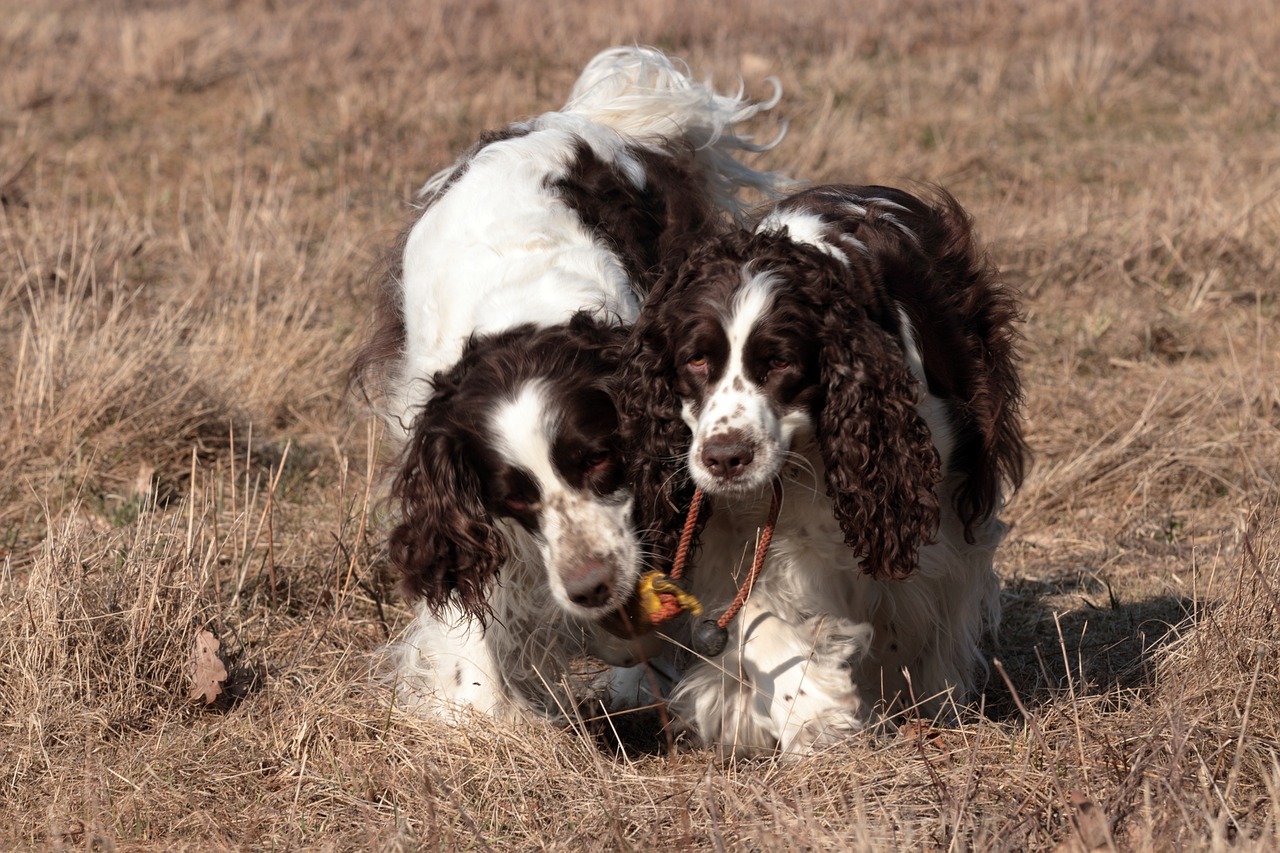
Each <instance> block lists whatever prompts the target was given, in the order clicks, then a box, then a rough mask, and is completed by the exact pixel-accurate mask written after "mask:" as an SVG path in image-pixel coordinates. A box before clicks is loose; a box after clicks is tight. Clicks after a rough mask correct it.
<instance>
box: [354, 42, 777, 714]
mask: <svg viewBox="0 0 1280 853" xmlns="http://www.w3.org/2000/svg"><path fill="white" fill-rule="evenodd" d="M775 89H776V84H775ZM777 100H778V93H777V92H776V91H775V93H774V96H773V98H772V99H771V100H768V101H764V102H752V101H750V100H747V99H746V98H744V97H743V96H742V94H741V92H739V93H738V94H737V95H724V94H719V93H717V92H715V91H714V90H712V89H711V88H709V87H708V86H705V85H701V84H698V83H695V82H693V81H692V80H691V79H690V78H689V76H688V75H687V73H685V71H684V70H683V69H682V68H681V67H680V66H678V65H677V64H676V63H674V62H673V61H672V60H671V59H669V58H668V57H666V56H665V55H663V54H662V53H660V52H658V51H656V50H652V49H648V48H614V49H611V50H607V51H605V52H603V53H601V54H600V55H599V56H597V57H596V58H595V59H593V60H592V61H591V62H590V63H589V64H588V65H587V67H586V69H585V70H584V71H583V73H582V75H581V77H580V78H579V79H578V81H577V83H576V84H575V86H574V88H573V91H572V94H571V96H570V98H569V100H568V102H567V104H566V105H565V107H564V108H563V109H561V110H559V111H556V112H550V113H546V114H544V115H540V116H538V117H536V118H533V119H531V120H528V121H523V122H518V123H515V124H512V125H509V126H508V127H506V128H504V129H502V130H500V131H497V132H494V133H488V134H485V135H484V136H482V137H481V138H480V140H479V141H478V142H477V143H476V144H475V145H474V146H473V147H472V148H471V149H470V150H469V151H468V152H466V153H465V154H464V155H463V156H462V157H461V158H460V159H459V160H458V161H457V162H456V163H454V164H453V165H452V166H451V167H449V168H448V169H445V170H444V171H442V172H440V173H439V174H437V175H436V176H435V177H434V178H432V179H431V180H430V181H429V182H428V183H427V185H426V186H425V187H424V189H423V195H424V197H425V203H424V207H423V210H422V213H421V216H420V217H419V218H418V219H417V221H416V223H415V224H414V225H413V226H412V228H411V229H410V230H409V231H408V234H407V236H406V238H405V240H404V243H403V255H402V262H401V264H400V266H399V269H398V270H396V271H395V273H394V274H393V275H392V276H391V277H390V279H391V280H390V282H389V287H388V288H387V289H386V293H385V296H384V304H383V306H382V308H381V312H380V313H381V320H380V327H379V328H378V330H377V331H376V332H375V333H374V335H373V337H372V338H371V340H370V341H369V343H368V344H367V346H366V347H365V348H364V350H363V351H362V353H361V354H360V356H359V357H358V359H357V363H356V365H355V367H354V368H353V377H354V378H355V380H356V381H358V382H360V383H361V384H362V385H363V384H365V383H366V382H367V381H368V380H370V379H371V378H372V379H378V378H380V379H381V380H382V383H381V384H382V392H381V395H380V396H381V397H382V398H383V400H384V406H385V412H384V415H385V418H386V421H387V423H388V425H389V428H390V431H391V433H392V434H393V436H394V437H395V438H396V439H397V440H398V442H399V443H400V444H401V445H402V450H401V462H400V467H399V473H398V475H397V476H396V477H395V478H394V483H393V485H392V489H391V492H392V497H393V499H394V500H395V501H396V502H398V504H399V510H400V514H399V516H400V517H399V520H398V523H397V524H396V525H395V527H394V529H393V530H392V532H391V534H390V544H389V554H390V561H391V563H392V564H393V566H394V567H395V569H397V570H398V571H399V573H400V574H401V576H402V587H403V589H404V590H405V592H406V594H407V595H408V596H409V597H411V598H412V599H413V600H414V601H415V602H416V616H415V618H414V620H413V622H412V624H411V625H410V626H409V627H408V629H407V631H406V633H405V634H404V636H403V638H402V639H401V640H400V641H399V642H397V643H395V644H393V646H392V647H391V649H390V651H391V659H392V668H393V670H394V675H395V677H396V679H397V681H398V683H399V688H398V694H399V696H400V698H401V701H403V702H405V703H409V704H414V705H418V706H420V707H421V708H422V709H423V710H427V711H429V712H437V711H438V712H442V713H443V712H447V711H450V710H452V709H457V708H458V707H460V706H461V707H469V708H473V709H475V710H477V711H480V712H482V713H488V714H492V715H495V716H498V717H511V716H518V715H519V714H520V713H521V712H522V711H525V710H533V711H535V712H539V713H543V714H547V715H551V716H560V715H562V714H564V713H566V712H568V711H569V710H570V708H571V704H572V701H573V695H572V693H573V691H571V690H569V689H567V688H565V687H564V685H563V682H564V681H565V676H566V673H567V667H568V666H569V663H570V662H571V661H572V660H573V659H574V658H575V657H576V656H579V655H581V654H582V653H584V652H590V653H593V654H595V655H597V656H599V657H602V658H603V659H605V660H606V661H607V662H610V663H612V664H616V665H618V666H620V667H628V666H631V665H633V664H634V663H635V662H636V660H637V655H638V654H639V653H640V652H641V651H642V650H641V649H638V648H636V647H633V645H632V644H630V643H625V642H619V641H618V640H616V639H614V638H612V637H609V636H608V635H607V634H604V633H602V632H600V631H598V630H597V625H596V623H597V622H598V621H600V620H601V619H602V618H604V617H606V616H608V615H610V614H613V613H614V612H615V611H617V610H618V607H619V605H620V604H621V603H622V602H623V601H625V600H626V599H627V598H628V597H630V596H631V594H632V592H633V590H634V587H635V583H636V578H637V576H638V574H639V570H640V565H641V562H642V552H641V548H640V543H639V540H638V537H637V535H636V533H635V530H634V528H633V526H632V506H633V499H632V492H631V489H630V487H629V485H628V483H627V482H626V481H625V478H624V472H623V460H622V458H621V453H620V450H621V449H620V447H619V446H618V443H617V438H616V435H615V433H616V430H617V426H618V414H617V410H616V406H615V402H614V397H615V394H616V386H615V382H614V379H615V377H616V374H617V372H618V370H617V368H618V364H619V362H618V359H619V354H620V347H621V344H622V341H623V338H624V336H625V331H624V327H625V326H626V325H628V324H630V323H631V322H632V321H633V320H634V319H635V317H636V316H637V312H638V305H639V301H640V299H641V297H643V295H644V294H645V292H646V291H647V290H649V289H650V287H651V286H652V285H653V284H654V282H655V280H656V277H657V276H658V274H659V272H660V271H661V270H663V269H664V268H665V267H666V265H668V264H671V263H677V262H678V261H679V259H680V258H681V257H682V256H683V251H684V249H685V247H686V246H688V245H690V244H691V243H692V241H694V240H695V239H698V238H705V237H707V236H708V235H709V234H710V233H712V232H714V231H719V230H722V229H723V228H724V226H725V224H726V223H725V220H728V219H730V218H732V217H733V216H736V214H737V213H738V209H739V207H738V206H739V201H738V195H739V193H740V192H741V191H743V190H745V189H748V188H753V189H756V190H760V191H764V192H769V191H770V190H771V188H772V187H773V186H774V183H775V181H777V180H780V179H778V178H776V177H775V176H773V175H771V174H766V173H761V172H757V171H755V170H752V169H750V168H749V167H747V166H745V165H744V164H743V163H741V162H739V160H738V159H737V156H738V154H739V153H740V152H742V151H754V150H763V149H765V148H767V147H770V146H767V145H754V144H752V143H751V142H750V139H749V137H747V136H744V135H741V134H739V133H737V132H736V131H735V127H736V125H737V124H738V123H740V122H743V121H745V120H747V119H750V118H752V117H754V116H756V115H758V114H760V113H763V112H765V111H767V110H769V109H771V108H772V107H773V106H774V105H775V104H776V103H777ZM374 396H378V395H377V394H376V393H375V395H374ZM628 678H631V679H632V681H628ZM634 679H635V674H634V673H632V674H630V675H627V674H623V676H620V677H619V678H618V679H617V680H616V683H615V692H616V693H618V694H623V693H625V691H626V690H628V689H630V688H629V687H627V686H626V685H629V684H631V683H633V681H634ZM617 685H622V686H617Z"/></svg>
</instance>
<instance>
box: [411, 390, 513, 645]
mask: <svg viewBox="0 0 1280 853" xmlns="http://www.w3.org/2000/svg"><path fill="white" fill-rule="evenodd" d="M448 397H449V395H437V396H436V397H433V398H432V400H431V401H430V402H429V403H428V404H427V407H426V409H424V411H423V412H422V413H421V414H420V415H419V416H418V419H417V421H416V422H415V424H414V430H413V436H412V437H411V439H410V441H409V444H408V445H407V446H406V450H405V456H404V462H403V465H402V467H401V469H400V471H399V473H398V474H397V475H396V479H395V482H394V483H393V485H392V489H391V493H392V495H393V496H394V497H395V498H398V499H399V501H400V505H401V511H402V512H401V519H402V520H401V521H400V523H399V524H397V525H396V527H395V529H394V530H392V531H391V538H390V543H389V550H390V555H391V563H392V565H394V566H395V567H396V568H397V569H398V570H399V571H400V573H401V575H402V580H401V585H402V588H403V590H404V592H405V593H406V595H408V596H409V597H413V598H417V597H421V598H422V599H424V600H425V601H426V602H427V605H428V606H429V607H430V608H431V610H432V611H433V612H436V613H439V612H440V611H441V610H442V609H443V608H444V607H445V606H446V605H448V604H449V603H451V602H453V603H456V604H459V605H461V606H462V608H463V609H464V610H466V612H467V613H469V614H470V615H472V616H474V617H476V618H478V619H480V620H481V621H482V622H483V621H484V620H485V618H486V617H487V615H488V613H489V607H488V604H487V602H486V598H487V595H488V592H489V589H490V588H491V587H492V585H493V582H494V580H495V579H496V577H497V575H498V570H499V568H501V566H502V564H503V562H505V560H506V558H507V548H506V542H505V540H504V539H503V537H502V535H501V533H500V532H499V531H498V529H497V528H496V527H495V526H494V523H493V518H492V517H491V516H490V515H489V512H488V510H487V509H485V506H484V502H483V500H482V499H481V493H480V479H479V476H478V474H477V473H476V471H475V469H474V468H473V467H472V466H471V465H470V464H469V463H468V461H467V454H466V453H465V451H464V449H463V447H462V445H461V442H460V441H459V440H458V438H457V436H456V435H454V434H453V432H452V431H450V430H449V429H448V428H447V426H444V425H442V424H441V422H440V414H441V409H442V407H443V406H445V405H447V404H448Z"/></svg>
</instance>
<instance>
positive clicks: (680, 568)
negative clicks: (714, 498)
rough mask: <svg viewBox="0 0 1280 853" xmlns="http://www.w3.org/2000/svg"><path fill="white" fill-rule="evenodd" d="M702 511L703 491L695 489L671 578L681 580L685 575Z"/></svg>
mask: <svg viewBox="0 0 1280 853" xmlns="http://www.w3.org/2000/svg"><path fill="white" fill-rule="evenodd" d="M701 511H702V489H700V488H699V489H694V491H693V500H692V501H690V502H689V514H688V515H686V516H685V519H684V529H683V530H681V531H680V544H679V545H678V546H676V559H675V563H674V564H673V565H672V566H671V574H670V578H671V579H672V580H673V581H678V580H680V576H681V575H682V574H684V564H685V561H687V560H688V559H689V546H690V545H692V544H693V530H694V528H695V527H697V525H698V513H699V512H701Z"/></svg>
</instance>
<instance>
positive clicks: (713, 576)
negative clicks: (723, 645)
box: [621, 186, 1027, 753]
mask: <svg viewBox="0 0 1280 853" xmlns="http://www.w3.org/2000/svg"><path fill="white" fill-rule="evenodd" d="M1017 317H1018V308H1017V301H1016V297H1015V295H1014V294H1013V292H1012V291H1011V290H1009V289H1008V288H1007V287H1005V286H1004V285H1003V284H1002V283H1001V282H1000V279H999V277H998V274H997V273H996V270H995V268H994V266H993V265H992V264H991V263H990V262H989V260H988V259H987V258H986V256H985V255H984V254H983V253H982V252H981V250H980V249H979V247H978V246H977V244H976V242H975V241H974V239H973V236H972V226H971V222H970V220H969V217H968V216H967V214H965V212H964V211H963V209H962V208H961V207H960V206H959V204H958V203H957V202H956V201H955V200H954V199H953V198H952V197H951V196H949V195H948V194H946V193H945V192H943V191H941V190H938V191H936V192H935V193H934V194H933V197H932V198H931V199H929V200H922V199H920V198H917V197H915V196H913V195H910V194H908V193H905V192H902V191H900V190H894V189H890V188H885V187H851V186H830V187H816V188H812V189H809V190H805V191H803V192H801V193H797V194H796V195H794V196H791V197H789V198H787V199H784V200H782V201H781V202H779V203H778V204H777V205H775V206H774V207H772V208H770V209H769V210H768V211H767V212H766V213H765V214H764V215H763V217H762V218H761V220H760V222H759V223H758V225H757V227H756V229H755V230H754V231H753V232H735V233H731V234H728V235H725V236H723V237H720V238H718V239H716V240H713V241H711V242H710V243H709V244H707V245H705V246H703V247H700V248H699V249H697V250H695V251H694V252H693V253H691V255H690V257H689V258H688V259H687V261H686V262H685V264H684V265H683V266H682V267H681V268H680V270H679V271H678V273H677V274H676V275H674V276H671V277H670V278H669V279H668V280H666V281H665V282H663V283H662V284H661V285H660V286H659V287H658V289H657V290H656V291H655V293H654V294H653V296H652V297H651V298H650V299H649V301H648V302H647V303H646V305H645V307H644V309H643V310H642V312H641V315H640V317H639V319H638V321H637V323H636V325H635V327H634V328H633V330H632V335H631V338H630V340H629V341H628V344H627V350H626V352H625V354H624V356H623V364H624V370H625V372H626V376H625V378H624V379H625V389H624V393H623V397H622V403H621V407H622V410H623V414H624V418H623V422H624V430H625V431H626V433H627V438H628V442H629V444H630V446H631V448H632V451H631V452H632V475H633V482H634V485H635V489H636V504H637V510H638V512H639V513H640V516H641V520H642V523H643V524H644V525H645V526H646V527H647V529H648V530H649V535H650V537H651V539H652V541H653V543H654V546H655V548H656V549H657V550H658V551H660V552H663V553H670V551H671V549H672V548H673V547H674V542H675V541H676V538H677V537H678V531H679V528H680V525H681V523H682V514H683V509H684V507H685V506H686V505H687V496H688V494H689V493H690V492H691V491H692V488H693V486H694V484H695V483H696V484H697V485H701V486H702V487H703V488H704V490H705V491H706V492H707V494H708V498H709V502H710V503H711V504H712V505H713V506H714V510H715V512H714V515H712V516H710V518H709V520H707V521H705V522H704V526H703V528H702V530H701V540H700V541H701V550H700V552H699V556H698V559H697V563H696V566H695V567H694V568H693V570H692V571H693V575H694V579H693V584H694V591H695V593H696V594H698V595H699V596H701V597H703V598H704V603H708V602H710V603H712V605H713V607H714V605H715V604H716V603H719V604H720V605H723V604H724V603H726V602H727V600H728V598H729V597H730V596H732V594H733V592H734V583H733V581H732V577H733V575H734V573H735V572H736V571H737V567H736V560H737V558H738V555H739V554H740V553H741V552H742V551H743V549H744V547H745V545H744V543H750V542H751V541H752V540H753V539H754V535H755V529H756V525H758V524H759V523H760V522H761V520H762V519H763V515H764V509H765V508H766V507H767V505H768V501H767V498H766V495H767V493H768V491H769V487H768V484H769V482H770V481H771V480H772V479H773V478H774V477H781V478H782V480H783V482H784V486H785V488H784V499H783V506H782V513H781V516H780V518H779V521H778V524H777V528H776V530H775V534H774V539H773V545H772V547H771V550H770V554H769V557H768V560H767V561H766V567H765V570H764V573H763V574H762V576H761V580H760V582H759V584H758V585H757V587H756V588H755V589H753V591H752V601H753V602H754V604H753V607H754V608H755V610H754V611H753V612H754V613H755V616H754V617H753V618H751V619H749V620H746V621H745V622H744V623H743V624H741V625H739V627H738V630H737V634H736V636H735V637H734V638H732V639H731V642H730V646H729V648H728V649H727V650H726V652H725V653H724V655H723V656H722V657H721V658H719V659H716V660H712V661H701V662H696V663H695V664H694V665H693V667H692V669H691V670H690V672H689V673H688V674H687V675H686V677H685V678H684V680H683V681H682V682H681V683H680V685H678V687H677V689H676V696H675V701H676V704H677V706H678V707H680V708H682V709H683V711H684V712H685V714H686V715H687V717H688V718H689V719H690V720H691V724H692V725H693V727H694V728H695V729H696V730H697V731H698V732H699V734H701V735H702V736H703V737H704V738H706V739H707V740H710V741H712V742H718V743H720V744H721V745H722V746H726V747H733V748H735V749H745V750H747V751H759V750H761V749H771V748H774V747H780V748H781V749H782V750H783V751H784V752H788V753H794V752H798V751H805V750H807V749H810V748H812V746H813V745H814V744H816V743H821V742H823V741H824V740H827V739H829V735H831V733H838V732H846V733H847V732H850V731H856V730H860V729H861V728H864V727H865V726H866V725H868V724H869V720H870V717H869V716H868V714H869V710H868V709H869V708H871V707H872V706H873V705H874V706H876V707H878V708H879V709H880V710H881V711H887V710H889V709H892V708H898V709H901V708H903V707H905V706H908V705H912V704H916V703H919V704H920V705H921V706H922V707H924V708H925V709H926V710H928V711H933V712H936V711H937V710H939V709H940V708H942V707H943V706H944V705H945V703H946V702H948V701H952V700H957V699H962V698H963V697H964V696H965V695H967V693H968V692H969V691H970V690H972V688H973V685H974V676H975V673H976V671H977V670H978V669H979V668H980V661H981V658H980V654H979V650H978V641H979V638H980V635H981V631H982V627H983V626H984V625H987V626H992V625H994V624H995V622H996V621H997V619H998V612H999V606H998V597H997V596H998V583H997V581H996V578H995V575H994V572H993V571H992V562H991V561H992V555H993V553H994V549H995V547H996V545H997V544H998V543H999V541H1000V539H1001V538H1002V536H1003V532H1004V530H1005V528H1004V525H1003V524H1002V523H1001V522H1000V520H999V519H998V517H997V515H998V513H999V511H1000V508H1001V506H1002V505H1003V495H1004V491H1005V489H1006V488H1017V486H1018V485H1019V483H1020V482H1021V478H1022V474H1023V470H1024V464H1025V462H1024V460H1025V458H1026V454H1027V451H1026V446H1025V443H1024V441H1023V439H1022V431H1021V423H1020V420H1019V411H1020V405H1021V390H1020V386H1019V382H1018V376H1017V359H1016V353H1015V349H1014V344H1015V341H1016V331H1015V328H1014V323H1015V321H1016V320H1017ZM823 494H825V499H824V498H822V497H820V496H821V495H823ZM904 579H905V580H904ZM740 621H742V620H740ZM855 634H856V635H858V636H860V637H863V638H864V640H865V641H862V640H860V641H859V642H858V643H856V644H855V645H856V648H857V653H856V654H855V655H854V656H853V657H849V656H848V655H846V654H844V653H843V652H841V653H839V654H837V653H835V652H831V653H830V654H826V653H823V652H822V651H821V650H822V649H834V648H837V647H839V648H846V647H847V643H844V642H843V641H842V640H840V638H841V637H848V636H853V635H855ZM748 641H750V644H748ZM796 667H800V669H795V668H796ZM842 668H843V669H842ZM793 670H794V671H793ZM756 671H759V672H760V673H769V683H771V684H774V683H776V684H792V683H793V682H795V684H792V686H793V687H794V688H795V689H787V690H785V691H774V692H773V694H772V695H769V691H768V690H767V689H766V688H764V687H762V686H761V685H762V683H763V682H762V681H761V678H760V676H759V675H757V676H756V677H754V679H753V678H752V677H751V676H750V673H751V672H756ZM841 671H847V672H849V673H850V675H849V678H851V679H852V683H853V687H854V693H853V694H848V692H847V691H845V690H842V689H836V686H837V685H839V683H840V678H839V677H838V673H839V672H841ZM735 672H737V673H742V674H743V676H742V679H745V681H744V680H742V679H740V678H737V677H735V676H734V675H733V673H735ZM805 672H810V673H813V675H812V676H806V675H803V673H805ZM904 672H905V673H907V675H904V674H903V673H904ZM824 673H825V674H824ZM798 684H803V688H804V689H803V690H802V689H801V688H800V687H799V686H796V685H798ZM801 697H803V699H802V698H801ZM784 718H785V719H786V720H788V721H789V722H788V723H787V724H786V725H783V724H782V723H781V722H780V720H782V719H784ZM800 732H804V734H800ZM823 732H827V734H823Z"/></svg>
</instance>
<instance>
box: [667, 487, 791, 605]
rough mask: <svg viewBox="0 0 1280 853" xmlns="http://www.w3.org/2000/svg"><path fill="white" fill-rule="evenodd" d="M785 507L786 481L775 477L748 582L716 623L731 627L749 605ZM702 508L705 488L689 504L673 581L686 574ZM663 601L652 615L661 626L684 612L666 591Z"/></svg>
mask: <svg viewBox="0 0 1280 853" xmlns="http://www.w3.org/2000/svg"><path fill="white" fill-rule="evenodd" d="M781 507H782V481H781V480H778V479H774V481H773V503H772V504H770V506H769V517H768V520H767V521H765V524H764V528H763V529H762V530H761V531H760V539H759V541H758V542H756V552H755V556H754V557H753V558H752V560H751V569H750V570H749V571H748V572H747V579H746V581H745V582H744V583H743V584H742V585H741V586H739V587H738V593H737V595H735V596H734V598H733V602H732V603H731V604H730V605H729V607H728V608H727V609H726V610H725V611H724V613H721V614H720V618H719V619H717V620H716V624H717V625H719V626H720V628H721V629H724V628H727V627H728V626H729V623H730V622H732V621H733V619H734V617H735V616H737V615H738V611H740V610H741V609H742V607H743V605H744V604H746V602H747V596H748V595H750V594H751V590H752V588H753V587H754V586H755V584H756V579H757V578H759V577H760V570H761V569H762V568H764V555H765V554H766V553H767V552H768V550H769V543H770V542H772V541H773V528H774V527H775V526H776V525H777V523H778V512H779V510H780V509H781ZM701 510H702V489H695V490H694V493H693V500H692V501H690V503H689V514H688V515H687V516H685V520H684V529H683V530H681V531H680V544H679V545H678V546H676V557H675V561H674V562H673V564H672V566H671V574H670V575H669V577H670V578H671V579H672V580H679V579H680V576H681V575H683V574H684V567H685V563H686V562H688V559H689V548H690V546H691V545H692V544H693V531H694V529H695V528H696V527H697V524H698V514H699V513H700V512H701ZM659 600H660V601H661V603H662V607H661V609H660V610H658V611H657V612H655V613H652V614H650V617H649V618H650V620H651V621H652V622H653V624H655V625H661V624H662V623H663V622H666V621H667V620H668V619H673V618H675V617H676V616H679V615H680V612H681V607H680V604H679V602H678V601H676V599H675V596H672V595H665V594H664V595H660V596H659Z"/></svg>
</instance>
